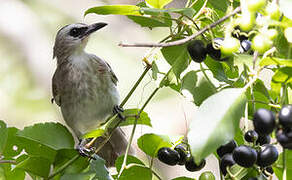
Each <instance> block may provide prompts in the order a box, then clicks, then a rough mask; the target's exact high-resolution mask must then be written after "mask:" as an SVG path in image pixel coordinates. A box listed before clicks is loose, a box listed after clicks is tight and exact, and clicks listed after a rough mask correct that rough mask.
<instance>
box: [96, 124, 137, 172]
mask: <svg viewBox="0 0 292 180" xmlns="http://www.w3.org/2000/svg"><path fill="white" fill-rule="evenodd" d="M102 141H103V139H98V140H97V141H96V143H95V146H96V147H98V146H99V144H100V143H101V142H102ZM127 145H128V141H127V139H126V135H125V133H124V132H123V131H122V130H121V129H120V128H117V129H115V130H114V132H113V134H112V136H111V138H110V140H109V141H108V142H107V143H106V144H105V145H104V146H103V148H102V149H101V150H100V151H99V152H98V153H97V155H99V156H100V157H101V158H103V159H104V160H105V161H106V166H107V167H113V166H114V165H115V161H116V159H117V157H119V156H120V155H123V154H124V153H125V151H126V148H127ZM129 154H134V150H133V148H132V147H131V148H130V149H129Z"/></svg>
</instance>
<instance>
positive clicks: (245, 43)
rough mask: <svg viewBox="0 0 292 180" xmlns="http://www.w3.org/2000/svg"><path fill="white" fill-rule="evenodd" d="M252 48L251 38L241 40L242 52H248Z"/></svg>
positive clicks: (240, 49)
mask: <svg viewBox="0 0 292 180" xmlns="http://www.w3.org/2000/svg"><path fill="white" fill-rule="evenodd" d="M250 48H251V42H250V41H249V40H243V41H241V42H240V48H239V51H240V52H241V53H244V52H247V51H248V50H250Z"/></svg>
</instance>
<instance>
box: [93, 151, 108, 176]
mask: <svg viewBox="0 0 292 180" xmlns="http://www.w3.org/2000/svg"><path fill="white" fill-rule="evenodd" d="M93 157H94V158H95V159H94V160H92V161H91V162H90V170H89V171H91V172H95V176H94V178H93V179H97V180H99V179H100V180H112V178H111V176H110V174H109V172H108V170H107V168H106V167H105V161H104V160H103V159H102V158H100V157H99V156H98V155H96V154H94V156H93Z"/></svg>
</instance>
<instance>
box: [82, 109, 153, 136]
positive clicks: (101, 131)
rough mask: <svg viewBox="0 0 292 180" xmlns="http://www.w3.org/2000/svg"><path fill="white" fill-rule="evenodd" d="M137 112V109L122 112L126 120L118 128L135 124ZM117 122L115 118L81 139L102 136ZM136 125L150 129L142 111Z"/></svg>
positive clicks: (145, 115)
mask: <svg viewBox="0 0 292 180" xmlns="http://www.w3.org/2000/svg"><path fill="white" fill-rule="evenodd" d="M139 111H140V110H139V109H126V110H125V111H124V112H123V115H124V116H125V117H127V118H126V120H125V121H123V122H121V123H120V125H119V126H129V125H133V124H134V123H135V116H137V114H138V112H139ZM118 120H119V119H118V117H116V118H115V119H114V120H113V121H111V122H107V123H106V124H105V125H103V126H101V127H100V128H98V129H95V130H92V131H90V132H88V133H86V134H85V135H84V136H83V138H93V137H100V136H103V135H104V133H105V132H106V129H107V128H111V127H113V124H115V123H116V122H117V121H118ZM137 124H140V125H146V126H150V127H152V124H151V120H150V118H149V116H148V114H147V113H146V112H144V111H142V112H141V114H140V116H139V118H138V119H137Z"/></svg>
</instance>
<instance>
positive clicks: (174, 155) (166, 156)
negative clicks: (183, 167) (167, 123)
mask: <svg viewBox="0 0 292 180" xmlns="http://www.w3.org/2000/svg"><path fill="white" fill-rule="evenodd" d="M157 157H158V159H159V160H160V161H161V162H164V163H165V164H168V165H171V166H174V165H176V164H177V163H178V161H179V158H180V157H179V153H178V152H177V151H175V150H173V149H171V148H168V147H164V148H160V149H159V150H158V154H157Z"/></svg>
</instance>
